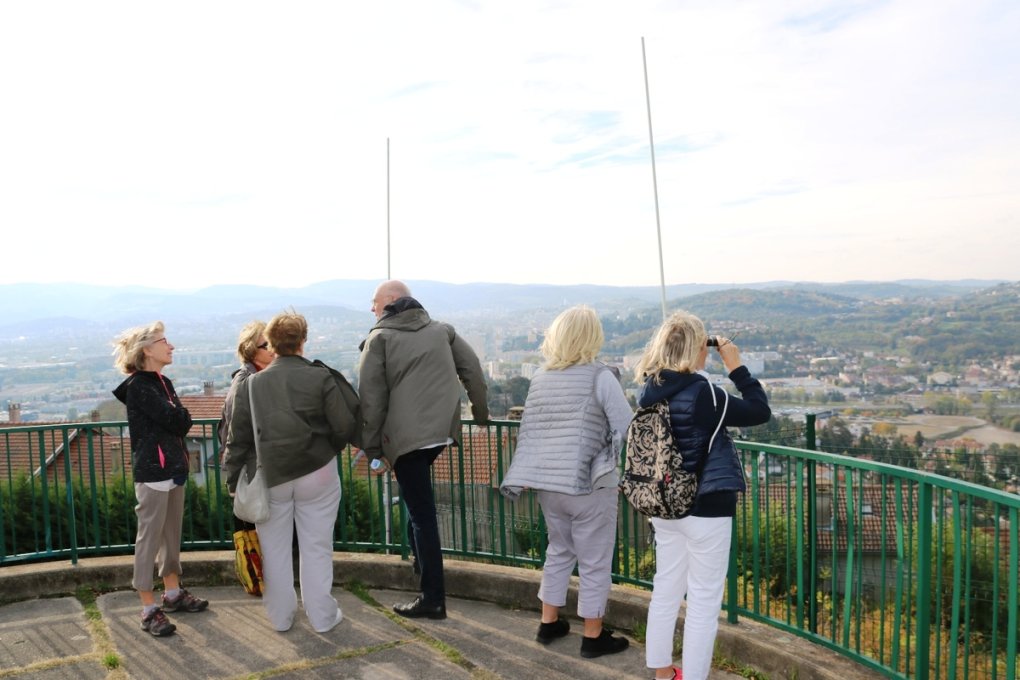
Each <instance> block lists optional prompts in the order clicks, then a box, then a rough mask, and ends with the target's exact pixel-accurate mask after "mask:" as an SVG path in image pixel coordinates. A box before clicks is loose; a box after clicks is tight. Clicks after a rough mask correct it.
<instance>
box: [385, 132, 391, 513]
mask: <svg viewBox="0 0 1020 680" xmlns="http://www.w3.org/2000/svg"><path fill="white" fill-rule="evenodd" d="M391 278H392V276H391V275H390V138H389V137H387V138H386V280H387V281H389V280H390V279H391ZM388 516H389V515H387V517H388Z"/></svg>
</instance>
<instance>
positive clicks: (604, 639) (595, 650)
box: [581, 628, 630, 659]
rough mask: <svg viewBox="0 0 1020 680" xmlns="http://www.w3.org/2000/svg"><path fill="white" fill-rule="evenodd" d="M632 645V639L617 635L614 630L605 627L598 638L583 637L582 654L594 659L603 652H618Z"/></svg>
mask: <svg viewBox="0 0 1020 680" xmlns="http://www.w3.org/2000/svg"><path fill="white" fill-rule="evenodd" d="M629 646H630V640H628V639H627V638H623V637H615V636H614V635H613V631H611V630H609V629H608V628H603V629H602V633H601V634H599V636H598V637H597V638H590V637H583V638H581V656H583V657H584V658H586V659H594V658H595V657H597V656H602V655H603V654H616V653H617V652H622V651H623V650H625V649H627V647H629Z"/></svg>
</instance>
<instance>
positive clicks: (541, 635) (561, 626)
mask: <svg viewBox="0 0 1020 680" xmlns="http://www.w3.org/2000/svg"><path fill="white" fill-rule="evenodd" d="M569 632H570V622H569V621H567V620H566V619H563V618H560V619H556V620H555V621H553V622H552V623H542V624H539V626H538V634H537V635H535V640H536V641H538V642H541V643H542V644H543V645H547V644H549V643H550V642H552V641H553V640H555V639H556V638H561V637H563V636H565V635H566V634H567V633H569Z"/></svg>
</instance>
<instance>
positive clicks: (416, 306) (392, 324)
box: [372, 297, 432, 331]
mask: <svg viewBox="0 0 1020 680" xmlns="http://www.w3.org/2000/svg"><path fill="white" fill-rule="evenodd" d="M430 321H432V319H431V318H430V317H429V313H428V312H426V311H425V308H424V307H422V306H421V303H420V302H418V301H417V300H415V299H414V298H413V297H402V298H397V299H396V300H394V301H393V302H391V303H390V304H388V305H386V306H385V307H383V315H382V317H381V318H380V319H379V320H378V321H377V322H376V324H375V326H373V327H372V329H373V330H375V329H376V328H393V329H396V330H399V331H417V330H420V329H422V328H424V327H425V326H428V325H429V322H430Z"/></svg>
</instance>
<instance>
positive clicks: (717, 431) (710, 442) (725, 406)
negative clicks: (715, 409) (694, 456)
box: [705, 383, 730, 459]
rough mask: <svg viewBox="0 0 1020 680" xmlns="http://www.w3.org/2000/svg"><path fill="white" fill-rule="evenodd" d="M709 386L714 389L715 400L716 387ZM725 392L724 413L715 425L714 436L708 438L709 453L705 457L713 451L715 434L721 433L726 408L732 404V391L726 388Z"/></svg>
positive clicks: (713, 396) (713, 399)
mask: <svg viewBox="0 0 1020 680" xmlns="http://www.w3.org/2000/svg"><path fill="white" fill-rule="evenodd" d="M709 387H710V388H711V389H712V401H713V402H714V401H715V387H714V386H713V385H712V384H711V383H709ZM722 393H723V407H722V415H721V416H719V424H718V425H716V426H715V432H713V433H712V438H711V439H709V440H708V453H706V454H705V458H706V459H707V458H708V454H709V453H711V452H712V444H714V443H715V436H716V435H717V434H719V430H721V429H722V424H723V421H724V420H726V408H727V407H728V406H729V405H730V393H729V392H727V391H726V390H723V391H722Z"/></svg>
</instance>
